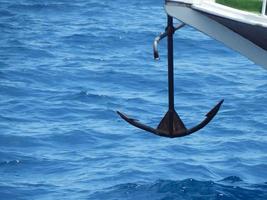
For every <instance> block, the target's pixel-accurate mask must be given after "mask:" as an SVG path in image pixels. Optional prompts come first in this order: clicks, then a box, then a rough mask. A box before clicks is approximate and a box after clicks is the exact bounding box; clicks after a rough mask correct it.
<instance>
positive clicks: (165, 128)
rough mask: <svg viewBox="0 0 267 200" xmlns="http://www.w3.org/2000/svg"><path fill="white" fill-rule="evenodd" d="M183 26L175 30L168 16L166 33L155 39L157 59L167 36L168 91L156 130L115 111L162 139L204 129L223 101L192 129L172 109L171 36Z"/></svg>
mask: <svg viewBox="0 0 267 200" xmlns="http://www.w3.org/2000/svg"><path fill="white" fill-rule="evenodd" d="M184 25H185V24H184V23H182V24H179V25H178V26H177V27H176V28H174V27H173V18H172V17H171V16H169V15H168V25H167V28H166V31H165V32H164V33H162V34H161V35H160V36H158V37H156V38H155V41H154V45H153V49H154V58H155V59H158V58H159V54H158V50H157V45H158V42H159V41H160V40H161V39H162V38H164V37H166V36H167V38H168V90H169V110H168V112H167V113H166V114H165V116H164V117H163V119H162V120H161V122H160V123H159V125H158V127H157V128H152V127H150V126H147V125H145V124H142V123H140V122H139V121H138V120H136V119H133V118H130V117H128V116H127V115H125V114H123V113H121V112H119V111H117V113H118V114H119V115H120V116H121V118H122V119H124V120H125V121H127V122H128V123H130V124H131V125H133V126H135V127H137V128H140V129H143V130H145V131H148V132H151V133H154V134H156V135H159V136H163V137H170V138H175V137H182V136H186V135H189V134H192V133H194V132H196V131H198V130H200V129H202V128H203V127H205V126H206V125H207V124H208V123H209V122H210V121H211V120H212V119H213V118H214V116H215V115H216V114H217V113H218V111H219V109H220V107H221V105H222V103H223V101H224V100H221V101H220V102H219V103H218V104H217V105H216V106H214V107H213V108H212V109H211V110H210V111H209V112H208V113H207V114H206V118H205V119H204V120H203V121H202V122H200V123H199V124H198V125H196V126H194V127H192V128H189V129H188V128H186V126H185V125H184V123H183V121H182V120H181V119H180V117H179V115H178V114H177V113H176V111H175V109H174V83H173V76H174V75H173V34H174V32H175V31H176V30H178V29H180V28H182V27H183V26H184Z"/></svg>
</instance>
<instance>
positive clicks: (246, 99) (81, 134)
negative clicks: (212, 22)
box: [0, 0, 267, 200]
mask: <svg viewBox="0 0 267 200" xmlns="http://www.w3.org/2000/svg"><path fill="white" fill-rule="evenodd" d="M175 22H176V21H175ZM165 23H166V15H165V12H164V7H163V1H162V0H156V1H155V0H153V1H152V0H144V1H138V0H132V1H125V0H116V1H108V0H102V1H99V0H74V1H67V0H57V1H54V0H45V1H36V0H12V1H10V0H1V2H0V30H1V31H0V32H1V35H0V109H1V112H0V200H32V199H38V200H51V199H60V200H65V199H75V200H76V199H77V200H78V199H79V200H81V199H90V200H125V199H127V200H171V199H172V200H176V199H177V200H202V199H203V200H213V199H223V200H241V199H242V200H252V199H253V200H266V199H267V71H266V70H264V69H263V68H262V67H260V66H257V65H255V64H253V63H252V62H251V61H249V60H248V59H246V58H245V57H243V56H241V55H239V54H237V53H236V52H234V51H232V50H230V49H228V48H226V47H225V46H223V45H222V44H221V43H219V42H217V41H215V40H213V39H211V38H209V37H207V36H206V35H204V34H202V33H200V32H198V31H196V30H195V29H193V28H191V27H184V28H183V29H181V30H179V31H178V32H176V34H175V38H174V39H175V40H174V41H175V42H174V46H175V107H176V110H177V112H178V113H179V115H180V116H181V118H182V119H183V120H184V122H185V124H186V125H187V126H188V127H190V126H193V125H195V124H197V123H198V122H200V121H201V120H202V119H203V118H204V117H205V113H207V112H208V111H209V110H210V109H211V108H212V107H213V106H214V105H215V104H216V103H217V102H218V101H220V100H221V99H225V102H224V104H223V106H222V108H221V110H220V112H219V113H218V115H217V116H216V117H215V118H214V120H213V121H212V122H211V123H210V124H209V125H208V126H207V127H206V128H204V129H202V130H201V131H199V132H198V133H195V134H192V135H190V136H187V137H183V138H176V139H169V138H163V137H158V136H155V135H152V134H150V133H147V132H144V131H142V130H139V129H136V128H135V127H132V126H130V125H128V124H127V123H126V122H125V121H123V120H122V119H121V118H120V117H119V116H118V115H117V114H116V111H117V110H120V111H122V112H125V113H127V114H128V115H130V116H132V117H134V118H138V119H139V120H140V121H142V122H144V123H146V124H149V125H151V126H153V127H156V126H157V125H158V123H159V121H160V119H161V118H162V117H163V116H164V114H165V112H166V111H167V108H168V99H167V67H166V62H167V60H166V40H163V41H161V43H160V45H159V53H160V56H161V59H160V60H159V61H154V60H153V52H152V43H153V40H154V38H155V37H156V36H157V35H158V34H159V33H160V32H162V31H164V29H165Z"/></svg>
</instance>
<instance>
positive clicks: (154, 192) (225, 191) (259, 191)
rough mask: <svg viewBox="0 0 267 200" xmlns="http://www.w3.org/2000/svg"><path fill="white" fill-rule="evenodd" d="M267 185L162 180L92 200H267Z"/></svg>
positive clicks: (125, 187)
mask: <svg viewBox="0 0 267 200" xmlns="http://www.w3.org/2000/svg"><path fill="white" fill-rule="evenodd" d="M223 180H225V181H228V180H231V181H234V182H235V181H237V182H238V181H240V180H241V179H240V178H239V177H234V176H233V177H227V178H225V179H223ZM261 186H262V187H261ZM263 186H264V184H263V185H257V186H255V185H250V186H247V187H240V186H236V185H223V184H220V183H217V182H213V181H199V180H194V179H186V180H182V181H172V180H159V181H156V182H155V183H125V184H120V185H116V186H113V187H111V188H107V189H104V190H103V191H101V192H96V193H94V194H92V195H91V197H90V199H109V200H113V199H114V200H115V199H128V200H129V199H139V200H142V199H144V200H145V199H153V200H160V199H161V200H163V199H179V200H189V199H190V200H191V199H202V200H213V199H214V200H215V199H216V200H218V199H224V200H226V199H227V200H228V199H229V200H230V199H231V200H247V199H253V200H264V199H266V198H267V190H266V187H263Z"/></svg>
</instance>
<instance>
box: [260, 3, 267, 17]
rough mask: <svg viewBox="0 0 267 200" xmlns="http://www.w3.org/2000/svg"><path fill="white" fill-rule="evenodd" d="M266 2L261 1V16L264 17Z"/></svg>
mask: <svg viewBox="0 0 267 200" xmlns="http://www.w3.org/2000/svg"><path fill="white" fill-rule="evenodd" d="M266 7H267V0H262V7H261V14H262V15H266V10H267V9H266Z"/></svg>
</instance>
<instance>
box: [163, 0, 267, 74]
mask: <svg viewBox="0 0 267 200" xmlns="http://www.w3.org/2000/svg"><path fill="white" fill-rule="evenodd" d="M165 10H166V12H167V13H168V15H170V16H172V17H175V18H177V19H178V20H180V21H182V22H184V23H185V24H187V25H190V26H192V27H194V28H196V29H197V30H199V31H201V32H203V33H205V34H206V35H208V36H210V37H212V38H214V39H216V40H218V41H220V42H222V43H224V44H225V45H226V46H228V47H230V48H231V49H233V50H235V51H237V52H239V53H240V54H242V55H244V56H246V57H247V58H248V59H250V60H251V61H253V62H254V63H256V64H258V65H261V66H263V67H265V68H266V69H267V51H266V49H264V48H266V44H262V46H258V45H257V44H255V43H253V42H252V41H251V40H249V39H247V38H245V37H244V35H240V34H238V33H237V32H235V30H232V29H231V27H230V25H229V24H230V23H229V22H228V25H227V22H226V21H223V20H222V18H220V20H218V19H215V16H211V15H210V16H209V15H207V14H206V13H203V12H200V11H197V10H195V9H193V8H192V6H191V4H186V3H180V2H167V3H166V4H165ZM222 21H223V22H224V23H223V22H222ZM232 23H233V22H232ZM238 23H241V22H238ZM232 26H234V25H232ZM244 33H245V31H244ZM256 37H257V36H256ZM258 37H260V36H259V35H258ZM264 37H266V36H264Z"/></svg>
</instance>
